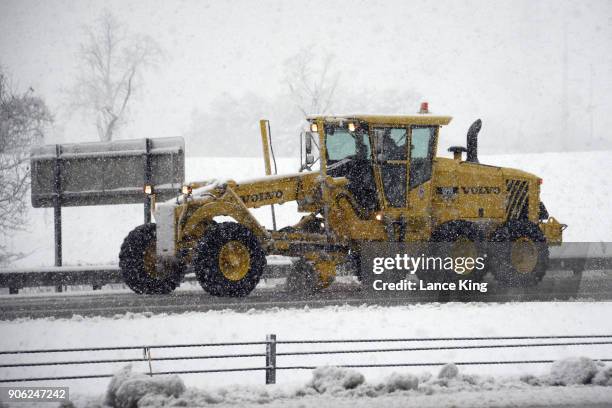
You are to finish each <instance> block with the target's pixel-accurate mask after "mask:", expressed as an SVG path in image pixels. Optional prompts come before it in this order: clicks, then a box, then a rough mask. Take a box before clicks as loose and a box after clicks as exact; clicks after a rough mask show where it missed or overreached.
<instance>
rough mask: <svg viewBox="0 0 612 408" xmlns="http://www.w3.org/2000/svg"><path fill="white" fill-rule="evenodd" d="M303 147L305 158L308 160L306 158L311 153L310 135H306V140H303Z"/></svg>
mask: <svg viewBox="0 0 612 408" xmlns="http://www.w3.org/2000/svg"><path fill="white" fill-rule="evenodd" d="M304 147H305V149H306V158H308V156H309V155H311V153H312V133H306V138H305V139H304ZM307 160H308V159H307Z"/></svg>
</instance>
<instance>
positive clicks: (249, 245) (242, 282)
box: [193, 222, 266, 297]
mask: <svg viewBox="0 0 612 408" xmlns="http://www.w3.org/2000/svg"><path fill="white" fill-rule="evenodd" d="M230 241H238V242H239V243H241V244H242V245H244V247H246V249H247V250H248V256H249V266H248V271H247V272H246V274H245V275H244V276H243V277H241V278H240V279H238V280H231V279H228V278H227V277H226V276H225V275H223V272H222V271H221V267H220V265H219V264H220V262H219V256H220V253H221V250H222V248H223V247H224V246H225V245H226V244H227V243H229V242H230ZM193 266H194V271H195V274H196V276H197V278H198V280H199V281H200V285H201V286H202V288H203V289H204V290H205V291H206V292H208V293H209V294H211V295H213V296H231V297H241V296H246V295H248V294H249V293H251V291H252V290H253V289H255V286H257V284H258V283H259V280H260V279H261V275H262V274H263V272H264V268H265V266H266V254H265V252H264V250H263V249H262V247H261V244H260V243H259V240H258V239H257V237H256V236H255V234H253V232H251V230H249V229H248V228H246V227H244V226H243V225H241V224H238V223H235V222H223V223H220V224H216V225H213V226H211V227H210V228H208V229H207V230H206V231H205V232H204V235H203V236H202V238H201V239H200V241H199V242H198V246H197V248H196V256H195V259H194V261H193Z"/></svg>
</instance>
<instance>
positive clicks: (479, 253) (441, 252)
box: [416, 221, 487, 282]
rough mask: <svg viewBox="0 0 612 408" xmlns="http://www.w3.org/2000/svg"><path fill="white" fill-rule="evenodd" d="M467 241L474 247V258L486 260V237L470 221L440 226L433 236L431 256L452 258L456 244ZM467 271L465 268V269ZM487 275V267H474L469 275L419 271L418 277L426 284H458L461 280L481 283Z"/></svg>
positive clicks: (441, 271) (452, 222) (440, 271)
mask: <svg viewBox="0 0 612 408" xmlns="http://www.w3.org/2000/svg"><path fill="white" fill-rule="evenodd" d="M462 239H465V240H467V241H470V242H472V243H473V245H474V250H475V254H474V258H477V257H478V258H483V259H484V258H485V254H486V251H485V245H484V236H483V234H482V232H481V230H480V229H479V228H478V227H477V226H476V225H475V224H474V223H471V222H469V221H451V222H447V223H445V224H442V225H440V226H439V227H438V228H437V229H436V230H435V231H434V232H433V233H432V235H431V240H430V241H431V242H432V244H431V245H430V248H431V252H432V253H431V254H429V256H434V257H440V258H441V259H445V258H446V257H449V256H451V253H450V251H451V250H452V246H453V244H454V243H456V242H458V241H459V240H462ZM464 269H465V268H464ZM486 273H487V269H486V268H485V267H480V268H479V267H477V266H474V267H473V268H472V269H471V271H469V272H467V273H465V272H464V273H461V274H460V273H459V272H455V271H452V270H451V271H448V270H438V269H436V270H427V269H419V270H417V272H416V275H417V277H418V278H419V279H420V280H422V281H424V282H457V281H460V280H471V281H473V282H481V281H482V279H483V278H484V276H485V275H486Z"/></svg>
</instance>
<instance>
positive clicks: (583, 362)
mask: <svg viewBox="0 0 612 408" xmlns="http://www.w3.org/2000/svg"><path fill="white" fill-rule="evenodd" d="M595 374H597V364H596V363H595V362H594V361H593V360H591V359H590V358H586V357H570V358H565V359H563V360H559V361H555V362H554V363H553V365H552V366H551V368H550V382H551V384H552V385H575V384H589V383H590V382H591V380H592V379H593V377H595Z"/></svg>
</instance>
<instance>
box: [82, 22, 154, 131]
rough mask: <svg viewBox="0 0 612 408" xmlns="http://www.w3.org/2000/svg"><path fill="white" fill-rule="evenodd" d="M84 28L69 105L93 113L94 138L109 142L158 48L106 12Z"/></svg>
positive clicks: (124, 119)
mask: <svg viewBox="0 0 612 408" xmlns="http://www.w3.org/2000/svg"><path fill="white" fill-rule="evenodd" d="M85 31H86V32H85V34H86V41H85V42H83V43H82V44H81V45H80V49H79V53H78V58H79V62H80V72H79V75H78V76H77V79H76V84H75V86H74V88H73V90H72V95H71V106H72V108H73V109H76V110H82V111H85V112H86V113H88V114H89V115H91V116H93V117H94V118H95V124H96V129H97V131H98V137H99V138H100V140H101V141H109V140H112V139H113V136H114V135H115V133H116V132H117V131H118V129H119V127H120V126H121V125H122V124H124V123H125V122H126V121H127V115H128V108H129V105H130V101H131V100H132V99H133V96H134V94H135V92H136V90H137V88H138V86H139V85H140V84H141V80H142V73H143V71H144V70H145V69H146V68H149V67H152V66H155V65H156V64H157V63H158V62H159V59H160V57H161V49H160V47H159V45H158V44H157V42H156V41H155V40H153V39H152V38H151V37H149V36H146V35H140V34H131V33H129V32H128V31H127V29H126V27H125V25H123V24H121V23H120V22H119V21H118V20H117V19H116V18H115V17H114V16H113V15H112V14H111V13H110V12H108V11H105V12H103V14H102V15H101V16H100V18H99V19H98V21H97V24H96V25H95V26H94V27H90V28H87V29H86V30H85Z"/></svg>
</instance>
